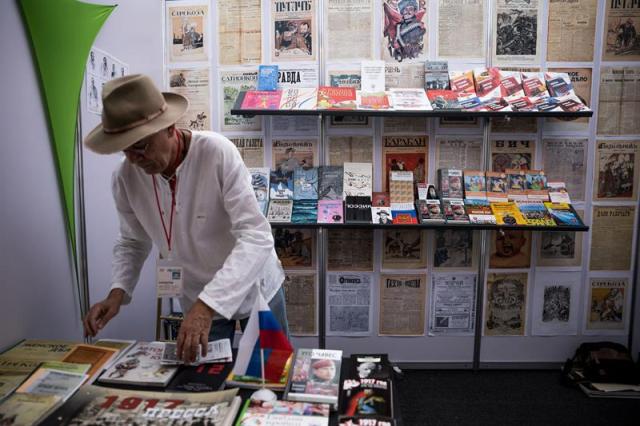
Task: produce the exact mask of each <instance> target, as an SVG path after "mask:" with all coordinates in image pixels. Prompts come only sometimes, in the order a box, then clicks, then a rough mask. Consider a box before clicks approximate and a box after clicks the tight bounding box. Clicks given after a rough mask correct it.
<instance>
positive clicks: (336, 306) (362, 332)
mask: <svg viewBox="0 0 640 426" xmlns="http://www.w3.org/2000/svg"><path fill="white" fill-rule="evenodd" d="M372 281H373V275H372V274H363V273H353V272H330V273H328V274H327V325H328V327H327V336H370V335H371V330H372V329H373V312H372V308H373V306H372V304H371V300H372V298H373V294H372V292H373V286H372V284H371V283H372Z"/></svg>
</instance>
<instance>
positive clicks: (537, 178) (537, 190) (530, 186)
mask: <svg viewBox="0 0 640 426" xmlns="http://www.w3.org/2000/svg"><path fill="white" fill-rule="evenodd" d="M526 179H527V183H526V186H527V198H528V199H530V200H542V201H549V190H548V189H547V176H545V174H544V172H543V171H542V170H527V172H526Z"/></svg>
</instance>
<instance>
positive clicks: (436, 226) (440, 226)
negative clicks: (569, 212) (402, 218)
mask: <svg viewBox="0 0 640 426" xmlns="http://www.w3.org/2000/svg"><path fill="white" fill-rule="evenodd" d="M271 227H272V228H274V229H277V228H312V229H320V228H322V229H468V230H471V231H497V230H519V231H552V232H553V231H570V232H587V231H589V227H588V226H586V225H581V226H528V225H513V226H505V225H490V224H475V223H420V224H406V225H381V224H377V223H286V222H278V223H273V222H272V223H271Z"/></svg>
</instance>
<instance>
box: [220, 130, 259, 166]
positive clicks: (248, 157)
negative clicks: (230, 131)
mask: <svg viewBox="0 0 640 426" xmlns="http://www.w3.org/2000/svg"><path fill="white" fill-rule="evenodd" d="M229 140H230V141H231V142H233V144H234V145H235V146H236V148H238V151H239V152H240V156H241V157H242V160H243V161H244V165H245V166H247V167H264V144H263V141H262V137H261V136H256V137H250V136H237V137H230V138H229Z"/></svg>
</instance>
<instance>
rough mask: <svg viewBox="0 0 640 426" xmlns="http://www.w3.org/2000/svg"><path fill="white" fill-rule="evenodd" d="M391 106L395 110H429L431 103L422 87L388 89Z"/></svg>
mask: <svg viewBox="0 0 640 426" xmlns="http://www.w3.org/2000/svg"><path fill="white" fill-rule="evenodd" d="M389 97H390V100H391V106H392V108H393V109H394V110H395V111H430V110H431V103H429V98H427V94H426V93H425V91H424V90H422V89H391V90H389Z"/></svg>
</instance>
